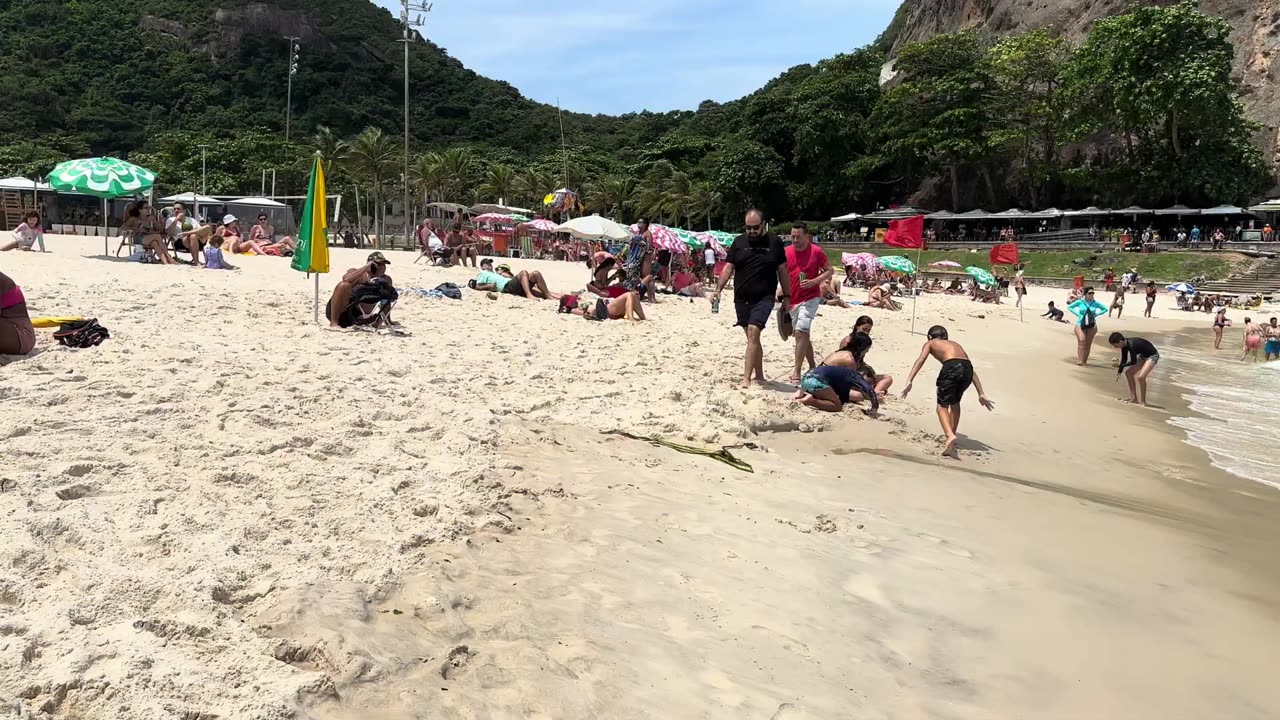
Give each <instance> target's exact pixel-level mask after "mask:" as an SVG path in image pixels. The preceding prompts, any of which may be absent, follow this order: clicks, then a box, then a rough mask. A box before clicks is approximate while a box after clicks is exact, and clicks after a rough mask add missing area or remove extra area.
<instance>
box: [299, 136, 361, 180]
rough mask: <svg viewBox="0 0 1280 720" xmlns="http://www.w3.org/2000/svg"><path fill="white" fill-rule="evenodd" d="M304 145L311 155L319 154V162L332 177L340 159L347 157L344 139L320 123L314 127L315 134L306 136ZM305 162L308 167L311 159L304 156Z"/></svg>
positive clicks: (336, 172) (338, 166)
mask: <svg viewBox="0 0 1280 720" xmlns="http://www.w3.org/2000/svg"><path fill="white" fill-rule="evenodd" d="M304 147H306V148H307V150H309V151H310V153H311V154H312V155H319V156H320V162H322V163H324V167H325V171H326V175H328V176H329V177H333V176H334V175H337V174H338V170H339V168H340V166H341V164H342V161H343V160H345V159H346V157H347V150H348V149H349V147H350V146H349V145H348V144H347V141H346V140H343V139H342V138H340V137H338V136H337V135H336V134H334V132H333V130H330V129H329V128H328V127H327V126H325V125H321V126H320V127H318V128H316V131H315V134H313V135H312V136H311V137H309V138H307V139H306V141H305V142H304ZM304 162H305V164H306V165H307V166H308V167H310V165H311V159H310V158H306V159H305V161H304Z"/></svg>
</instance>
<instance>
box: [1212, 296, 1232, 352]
mask: <svg viewBox="0 0 1280 720" xmlns="http://www.w3.org/2000/svg"><path fill="white" fill-rule="evenodd" d="M1230 324H1231V321H1230V320H1228V319H1227V309H1226V308H1225V307H1221V308H1218V314H1217V315H1215V316H1214V317H1213V349H1214V350H1221V349H1222V331H1223V330H1225V329H1226V327H1227V326H1228V325H1230Z"/></svg>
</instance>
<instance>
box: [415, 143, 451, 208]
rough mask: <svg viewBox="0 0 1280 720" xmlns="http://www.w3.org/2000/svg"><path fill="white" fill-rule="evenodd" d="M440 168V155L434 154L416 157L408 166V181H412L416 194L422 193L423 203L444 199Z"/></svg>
mask: <svg viewBox="0 0 1280 720" xmlns="http://www.w3.org/2000/svg"><path fill="white" fill-rule="evenodd" d="M442 168H443V164H442V162H441V159H440V153H434V152H433V153H427V154H426V155H420V156H418V157H417V158H416V159H415V160H414V161H413V164H412V165H410V166H409V179H410V180H412V181H413V184H414V187H416V188H417V189H418V192H420V193H422V201H423V202H431V198H433V197H434V198H435V199H436V200H443V199H444V191H445V187H444V173H443V172H442Z"/></svg>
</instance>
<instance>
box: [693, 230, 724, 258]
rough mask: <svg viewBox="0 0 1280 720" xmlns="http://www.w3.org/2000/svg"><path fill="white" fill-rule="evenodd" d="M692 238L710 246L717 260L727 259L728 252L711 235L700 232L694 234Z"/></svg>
mask: <svg viewBox="0 0 1280 720" xmlns="http://www.w3.org/2000/svg"><path fill="white" fill-rule="evenodd" d="M694 237H696V238H698V239H699V240H701V241H702V242H704V243H706V244H708V245H710V246H711V249H712V250H715V251H716V258H717V259H719V260H724V259H725V258H727V257H729V251H728V250H726V249H725V247H724V245H721V244H720V241H719V240H717V239H716V236H715V235H712V234H711V233H705V232H701V233H694Z"/></svg>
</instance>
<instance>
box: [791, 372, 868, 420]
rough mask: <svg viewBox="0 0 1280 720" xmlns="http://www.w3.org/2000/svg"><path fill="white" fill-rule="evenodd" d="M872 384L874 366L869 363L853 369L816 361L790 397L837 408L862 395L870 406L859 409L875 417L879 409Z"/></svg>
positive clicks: (827, 408) (827, 409)
mask: <svg viewBox="0 0 1280 720" xmlns="http://www.w3.org/2000/svg"><path fill="white" fill-rule="evenodd" d="M875 385H876V374H875V370H872V369H871V368H870V366H867V365H863V366H862V367H861V368H859V369H858V370H856V371H855V370H852V369H850V368H847V367H844V366H840V365H819V366H818V367H816V368H814V369H812V370H810V371H809V372H807V373H805V376H804V378H802V379H801V380H800V390H798V391H797V392H796V394H795V397H793V398H792V400H794V401H795V402H797V403H799V404H801V405H807V406H809V407H811V408H815V409H817V410H823V411H825V412H840V411H841V410H844V406H845V405H847V404H849V403H851V402H859V401H861V400H864V399H865V400H866V401H867V402H869V403H871V409H870V410H864V411H863V412H865V413H866V414H868V415H870V416H871V417H875V416H876V413H878V412H879V411H880V398H879V396H878V395H877V394H876V388H875Z"/></svg>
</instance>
